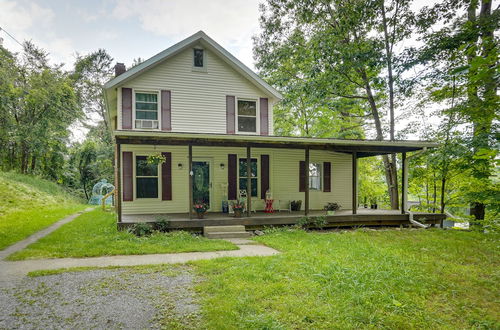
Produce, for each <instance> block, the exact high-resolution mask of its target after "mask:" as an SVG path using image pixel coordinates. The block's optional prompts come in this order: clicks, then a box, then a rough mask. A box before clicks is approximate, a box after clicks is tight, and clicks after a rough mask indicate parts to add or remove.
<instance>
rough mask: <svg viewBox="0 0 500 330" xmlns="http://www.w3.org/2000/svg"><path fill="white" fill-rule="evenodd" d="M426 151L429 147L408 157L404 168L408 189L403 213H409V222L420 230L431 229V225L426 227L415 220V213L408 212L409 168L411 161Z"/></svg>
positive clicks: (405, 184) (404, 182) (405, 193)
mask: <svg viewBox="0 0 500 330" xmlns="http://www.w3.org/2000/svg"><path fill="white" fill-rule="evenodd" d="M426 151H427V147H424V148H423V149H422V150H419V151H417V152H416V153H414V154H413V155H410V156H407V157H406V166H405V167H404V173H403V178H404V181H403V184H404V186H405V187H406V189H404V205H402V207H403V211H404V212H405V213H408V220H410V223H411V224H412V225H415V226H417V227H420V228H425V229H427V228H429V227H430V225H424V224H423V223H421V222H418V221H417V220H415V219H413V212H411V211H410V210H408V168H409V167H410V159H412V158H414V157H415V156H418V155H420V154H422V153H424V152H426Z"/></svg>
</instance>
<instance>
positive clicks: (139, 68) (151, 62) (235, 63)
mask: <svg viewBox="0 0 500 330" xmlns="http://www.w3.org/2000/svg"><path fill="white" fill-rule="evenodd" d="M197 42H199V43H201V44H202V45H203V46H206V47H208V48H209V49H211V50H212V51H213V52H215V53H216V54H217V55H219V56H220V57H221V58H222V59H223V60H224V61H225V62H226V63H228V64H229V65H230V66H231V67H232V68H233V69H235V70H236V71H237V72H239V73H240V74H242V75H243V76H244V77H246V78H247V79H248V80H250V81H251V82H252V83H254V84H255V85H256V86H257V87H259V88H260V89H262V90H264V91H266V92H267V93H268V94H270V95H272V96H273V97H275V98H277V99H280V100H281V99H282V96H281V94H280V92H278V91H277V90H276V89H274V88H273V87H271V86H270V85H269V84H268V83H266V82H265V81H264V80H262V78H260V77H259V76H258V75H257V74H256V73H255V72H253V71H252V70H251V69H249V68H248V67H247V66H246V65H245V64H243V63H242V62H240V60H238V59H237V58H236V57H234V56H233V55H231V53H229V52H228V51H227V50H225V49H224V48H223V47H222V46H221V45H219V44H218V43H217V42H215V41H214V40H213V39H212V38H210V37H209V36H207V35H206V34H205V32H203V31H198V32H196V33H195V34H193V35H192V36H190V37H188V38H186V39H184V40H182V41H180V42H178V43H176V44H175V45H173V46H172V47H169V48H167V49H165V50H164V51H162V52H160V53H158V54H156V55H155V56H153V57H151V58H149V59H148V60H146V61H144V62H142V63H141V64H138V65H136V66H134V67H133V68H131V69H129V70H128V71H126V72H124V73H123V74H121V75H119V76H117V77H115V78H113V79H111V80H110V81H108V82H107V83H106V84H104V88H105V89H109V88H112V87H115V86H118V85H120V84H123V83H125V82H126V81H128V80H130V79H132V78H134V77H136V76H138V75H140V74H141V73H143V72H145V71H147V70H149V69H151V68H153V67H154V66H156V65H157V64H159V63H161V62H163V61H164V60H166V59H168V58H170V57H172V56H174V55H176V54H178V53H179V52H181V51H183V50H184V49H185V48H187V47H189V46H191V45H192V44H194V43H197Z"/></svg>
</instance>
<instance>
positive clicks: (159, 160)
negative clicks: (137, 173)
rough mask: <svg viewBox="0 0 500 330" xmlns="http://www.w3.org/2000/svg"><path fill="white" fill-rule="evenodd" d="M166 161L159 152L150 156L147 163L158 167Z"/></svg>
mask: <svg viewBox="0 0 500 330" xmlns="http://www.w3.org/2000/svg"><path fill="white" fill-rule="evenodd" d="M166 160H167V159H166V158H165V156H163V155H162V153H161V152H157V153H156V154H153V155H149V156H148V158H147V160H146V161H147V162H148V164H151V165H158V164H163V163H165V161H166Z"/></svg>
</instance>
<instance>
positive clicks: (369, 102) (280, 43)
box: [254, 0, 414, 209]
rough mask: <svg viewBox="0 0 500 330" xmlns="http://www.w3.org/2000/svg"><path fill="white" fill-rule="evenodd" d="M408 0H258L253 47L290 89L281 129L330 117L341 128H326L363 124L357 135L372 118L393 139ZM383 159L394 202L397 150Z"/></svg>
mask: <svg viewBox="0 0 500 330" xmlns="http://www.w3.org/2000/svg"><path fill="white" fill-rule="evenodd" d="M409 5H410V1H407V0H393V1H382V0H379V1H372V2H366V1H361V0H354V1H341V0H335V1H329V2H325V1H321V0H269V1H267V3H266V4H263V5H261V17H260V25H261V27H262V30H263V31H262V33H261V34H260V35H259V36H258V37H256V38H254V44H255V46H254V54H255V58H256V60H257V68H258V69H259V70H260V72H261V73H262V74H263V76H264V77H265V78H266V79H268V81H269V82H270V83H272V84H274V85H276V86H277V87H278V88H280V89H281V90H282V91H283V93H284V95H285V100H284V102H283V104H282V107H283V110H282V109H281V108H280V109H279V110H278V111H282V112H286V111H288V112H289V113H290V116H288V119H291V118H295V121H293V119H292V120H291V121H288V122H284V124H287V126H285V129H284V130H283V131H284V132H290V131H291V130H293V128H295V127H297V128H298V129H297V130H296V132H297V133H298V134H302V135H309V136H310V135H311V128H310V127H311V126H312V125H311V124H314V126H316V118H318V117H322V118H324V117H325V116H328V118H329V119H330V120H329V121H328V124H329V125H330V126H336V127H339V129H337V130H333V131H331V130H330V131H327V132H328V133H338V132H342V131H343V130H345V129H346V128H347V127H359V128H360V130H358V132H359V131H361V132H360V134H358V136H359V135H364V133H365V132H366V131H365V132H363V131H362V130H361V128H365V129H366V126H367V125H371V124H372V125H373V127H374V131H375V134H374V135H375V138H376V139H377V140H383V139H384V138H385V136H386V134H387V132H389V139H391V140H394V139H395V127H394V121H395V119H394V113H395V108H396V106H397V103H396V95H399V96H400V97H402V96H403V92H404V90H402V89H400V88H398V86H400V85H401V86H403V85H404V84H403V79H402V74H403V73H404V71H405V66H403V65H402V62H401V61H400V59H399V54H396V52H395V51H394V49H395V46H396V45H398V44H400V43H401V42H402V41H404V40H405V39H408V38H409V37H410V36H411V32H412V27H413V25H414V17H413V14H412V12H411V11H410V6H409ZM387 100H389V101H388V102H387ZM325 109H327V110H328V111H327V112H325V111H324V110H325ZM334 113H336V115H334ZM387 114H388V117H389V125H386V123H385V122H384V118H385V117H387ZM280 117H281V118H287V117H286V116H280ZM277 124H278V129H277V131H278V132H280V131H281V130H282V128H281V127H280V124H281V122H279V121H278V122H277ZM368 133H369V132H368ZM333 137H335V135H333ZM383 162H384V169H385V177H386V183H387V187H388V191H389V195H390V200H391V207H392V208H395V209H396V208H398V206H399V203H398V182H397V165H396V156H395V155H391V156H384V157H383Z"/></svg>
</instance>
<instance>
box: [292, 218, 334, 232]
mask: <svg viewBox="0 0 500 330" xmlns="http://www.w3.org/2000/svg"><path fill="white" fill-rule="evenodd" d="M327 223H328V222H327V221H326V217H325V216H318V217H301V218H299V220H298V221H297V225H296V226H297V227H299V228H304V229H306V228H311V227H312V228H323V227H324V226H326V224H327Z"/></svg>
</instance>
